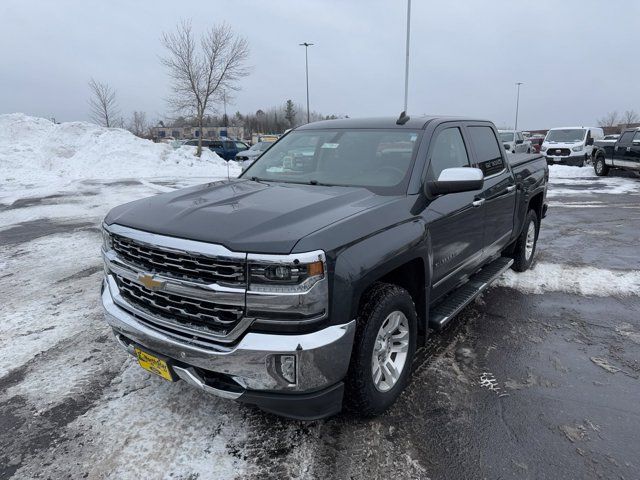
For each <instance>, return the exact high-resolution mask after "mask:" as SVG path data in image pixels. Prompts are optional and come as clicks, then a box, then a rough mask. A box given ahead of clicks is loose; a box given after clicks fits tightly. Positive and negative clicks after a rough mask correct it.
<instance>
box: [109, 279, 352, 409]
mask: <svg viewBox="0 0 640 480" xmlns="http://www.w3.org/2000/svg"><path fill="white" fill-rule="evenodd" d="M111 288H117V287H114V285H113V283H111V284H110V282H107V280H106V279H105V281H104V282H103V286H102V304H103V306H104V309H105V318H106V321H107V322H108V323H109V325H110V326H111V327H112V328H113V330H114V333H115V334H116V337H117V338H118V340H119V343H120V344H121V345H122V346H123V347H124V348H125V349H127V350H128V351H129V353H132V350H133V347H132V345H131V342H133V343H135V344H138V345H140V346H141V347H143V348H147V349H149V350H150V351H151V352H155V353H158V354H161V355H164V356H167V357H169V358H170V359H174V360H176V365H177V366H178V368H177V369H176V373H177V374H178V376H180V377H181V378H182V379H184V380H186V381H187V382H188V383H190V384H192V385H194V386H197V387H199V388H201V389H203V390H205V391H209V392H210V393H214V394H217V395H220V396H223V397H227V398H238V399H241V398H239V397H241V396H242V395H243V394H244V392H250V391H262V392H271V393H279V394H304V393H310V392H318V391H320V390H322V389H326V388H328V387H330V386H332V385H335V384H337V383H338V382H341V381H342V380H343V379H344V377H345V375H346V373H347V368H348V366H349V360H350V357H351V348H352V345H353V338H354V334H355V320H352V321H351V322H349V323H346V324H343V325H333V326H329V327H326V328H324V329H322V330H319V331H317V332H313V333H307V334H300V335H284V334H282V335H277V334H265V333H253V332H249V333H246V334H245V335H244V336H243V337H242V338H241V339H240V340H239V342H238V343H237V344H236V345H234V346H232V347H230V346H228V345H220V348H219V349H213V347H212V348H204V347H200V346H196V345H193V344H189V343H186V342H181V341H178V340H176V339H174V338H171V337H169V336H167V335H166V334H165V333H163V332H161V331H160V330H157V329H154V328H152V327H151V326H149V325H148V324H144V323H142V322H140V321H139V320H138V319H137V318H136V317H135V316H133V315H132V314H131V313H129V312H128V311H127V310H125V309H123V308H121V307H120V306H118V305H116V304H115V303H114V300H113V296H114V294H116V295H117V292H111ZM281 355H291V356H294V357H295V368H296V381H295V383H290V382H289V381H287V380H286V379H285V378H284V377H283V376H282V374H281V373H280V372H279V371H278V368H277V365H276V360H277V359H278V358H279V356H281ZM190 367H196V368H199V369H202V370H205V371H208V372H215V373H218V374H222V375H224V376H226V377H228V378H230V379H231V380H233V381H234V382H235V383H237V384H238V385H239V386H240V387H241V389H240V391H235V390H234V391H227V390H221V389H220V388H215V387H211V386H208V385H207V384H206V383H205V382H204V380H203V379H202V376H200V375H199V374H198V372H197V370H196V368H190Z"/></svg>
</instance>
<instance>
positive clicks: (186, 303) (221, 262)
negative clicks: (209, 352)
mask: <svg viewBox="0 0 640 480" xmlns="http://www.w3.org/2000/svg"><path fill="white" fill-rule="evenodd" d="M105 231H106V232H108V238H107V239H106V240H105V242H106V243H105V248H104V250H103V256H104V259H105V267H106V271H107V281H108V282H112V284H113V286H112V292H114V301H115V303H116V304H117V305H119V306H120V307H121V308H123V309H125V310H127V311H128V312H129V313H130V314H132V315H135V316H136V318H138V319H140V320H141V321H143V322H144V323H145V324H147V325H148V326H150V327H152V328H154V329H157V330H161V331H162V332H164V333H165V334H167V335H170V336H172V337H174V338H178V339H180V340H182V341H186V342H189V343H195V344H198V345H201V346H212V347H215V348H219V345H220V343H232V342H235V341H236V340H237V339H238V338H239V337H240V336H241V335H242V334H243V333H244V332H245V331H246V329H247V328H248V327H249V325H250V324H251V323H252V321H253V320H252V319H251V318H248V317H247V316H246V315H245V309H246V299H245V296H246V292H247V280H246V279H247V277H246V268H247V260H246V254H245V253H237V252H233V251H231V250H228V249H226V248H224V247H223V246H221V245H216V244H211V243H205V242H198V241H194V240H187V239H180V238H174V237H168V236H164V235H157V234H152V233H148V232H143V231H140V230H135V229H132V228H128V227H123V226H120V225H112V226H109V227H105Z"/></svg>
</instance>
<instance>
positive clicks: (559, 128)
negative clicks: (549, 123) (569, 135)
mask: <svg viewBox="0 0 640 480" xmlns="http://www.w3.org/2000/svg"><path fill="white" fill-rule="evenodd" d="M579 128H584V129H585V130H586V129H587V128H588V129H594V128H598V129H602V127H585V126H584V125H579V126H577V127H553V128H550V129H549V130H550V131H551V130H576V129H579Z"/></svg>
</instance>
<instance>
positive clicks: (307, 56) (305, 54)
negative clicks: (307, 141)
mask: <svg viewBox="0 0 640 480" xmlns="http://www.w3.org/2000/svg"><path fill="white" fill-rule="evenodd" d="M299 45H300V46H301V47H304V65H305V71H306V74H307V123H311V120H310V119H309V118H310V117H309V55H308V53H307V52H308V51H309V47H310V46H311V45H313V43H308V42H304V43H300V44H299Z"/></svg>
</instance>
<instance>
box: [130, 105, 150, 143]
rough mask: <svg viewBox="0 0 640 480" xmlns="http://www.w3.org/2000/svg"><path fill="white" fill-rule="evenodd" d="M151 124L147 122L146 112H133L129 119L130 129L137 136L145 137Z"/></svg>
mask: <svg viewBox="0 0 640 480" xmlns="http://www.w3.org/2000/svg"><path fill="white" fill-rule="evenodd" d="M148 129H149V125H148V123H147V114H146V113H144V112H138V111H134V112H133V113H132V114H131V120H130V121H129V127H128V128H127V130H129V131H130V132H131V133H133V134H134V135H135V136H137V137H144V136H145V135H146V134H147V130H148Z"/></svg>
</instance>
